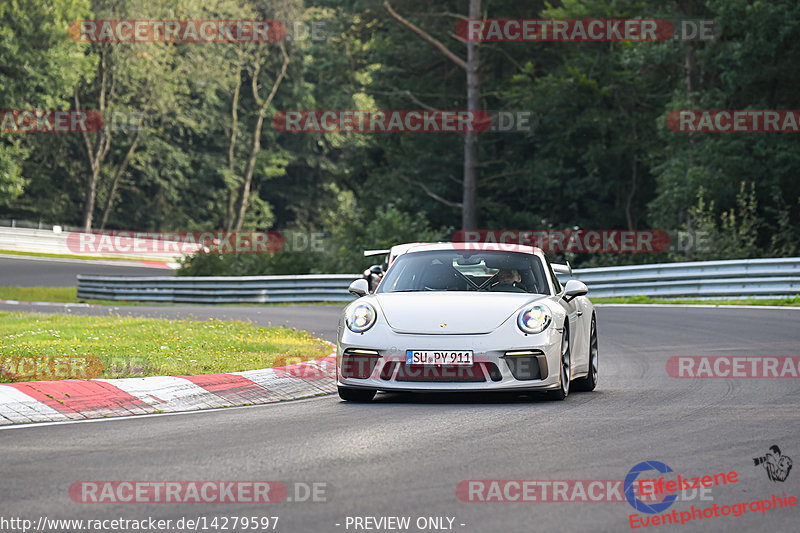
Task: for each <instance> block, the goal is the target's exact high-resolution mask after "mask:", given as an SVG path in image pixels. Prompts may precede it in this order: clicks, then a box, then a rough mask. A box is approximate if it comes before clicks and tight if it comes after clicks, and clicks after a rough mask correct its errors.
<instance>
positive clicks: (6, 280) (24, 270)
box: [0, 255, 174, 287]
mask: <svg viewBox="0 0 800 533" xmlns="http://www.w3.org/2000/svg"><path fill="white" fill-rule="evenodd" d="M173 272H174V271H173V270H170V269H168V268H154V267H148V266H143V265H141V263H140V262H138V261H111V260H109V261H84V260H81V259H59V258H50V257H46V258H45V257H29V256H13V255H0V286H4V287H9V286H13V287H77V286H78V279H77V277H76V276H77V275H78V274H86V275H93V276H172V275H173Z"/></svg>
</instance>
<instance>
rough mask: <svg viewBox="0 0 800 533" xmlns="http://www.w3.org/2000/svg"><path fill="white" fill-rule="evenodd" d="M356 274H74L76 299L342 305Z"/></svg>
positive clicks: (357, 276)
mask: <svg viewBox="0 0 800 533" xmlns="http://www.w3.org/2000/svg"><path fill="white" fill-rule="evenodd" d="M360 277H361V276H360V275H358V274H326V275H313V274H310V275H302V276H241V277H239V276H237V277H212V276H198V277H171V276H159V277H116V276H114V277H111V276H82V275H79V276H78V298H94V299H100V300H137V301H146V302H174V303H203V304H225V303H269V302H274V303H283V302H348V301H350V300H352V299H353V297H352V296H351V295H350V293H348V292H347V287H348V286H350V283H352V282H353V280H355V279H357V278H360Z"/></svg>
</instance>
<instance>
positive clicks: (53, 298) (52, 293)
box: [0, 287, 170, 306]
mask: <svg viewBox="0 0 800 533" xmlns="http://www.w3.org/2000/svg"><path fill="white" fill-rule="evenodd" d="M0 300H17V301H20V302H55V303H91V304H103V305H115V306H121V305H144V304H143V303H142V304H139V303H138V302H128V301H117V300H79V299H78V289H77V288H76V287H0ZM147 305H170V304H165V303H161V302H149V303H147Z"/></svg>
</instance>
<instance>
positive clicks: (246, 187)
mask: <svg viewBox="0 0 800 533" xmlns="http://www.w3.org/2000/svg"><path fill="white" fill-rule="evenodd" d="M280 49H281V53H282V54H283V64H282V65H281V72H280V74H278V77H277V78H275V83H273V84H272V90H271V91H270V93H269V95H268V96H267V98H266V99H264V100H263V101H262V100H261V98H260V97H259V96H258V74H259V72H260V70H261V66H260V65H259V64H258V63H256V66H255V69H254V72H253V85H252V88H253V99H254V100H255V102H256V104H258V106H259V109H258V118H257V119H256V127H255V130H254V131H253V146H252V147H251V148H250V158H249V160H248V161H247V170H246V171H245V175H244V183H242V192H241V195H240V198H241V201H240V202H239V212H238V214H237V215H236V224H235V225H234V229H235V230H236V231H240V230H241V229H242V226H243V225H244V216H245V213H247V206H248V204H249V200H250V184H251V183H252V182H253V171H254V170H255V166H256V158H257V157H258V153H259V152H260V151H261V126H262V125H263V124H264V114H265V113H266V112H267V107H269V105H270V104H271V103H272V100H273V98H275V93H277V92H278V87H279V86H280V84H281V82H282V81H283V78H284V77H285V76H286V69H287V68H288V67H289V55H288V54H287V53H286V48H285V47H284V46H283V43H281V44H280Z"/></svg>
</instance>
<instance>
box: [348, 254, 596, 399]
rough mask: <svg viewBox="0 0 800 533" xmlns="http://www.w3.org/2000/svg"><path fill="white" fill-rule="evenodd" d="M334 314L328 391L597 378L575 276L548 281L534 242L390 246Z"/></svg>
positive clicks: (536, 384)
mask: <svg viewBox="0 0 800 533" xmlns="http://www.w3.org/2000/svg"><path fill="white" fill-rule="evenodd" d="M390 257H391V261H390V266H389V269H388V270H387V272H386V274H385V275H384V276H383V279H382V280H381V282H380V285H379V286H378V288H377V290H376V291H375V293H374V294H370V293H369V288H368V284H367V280H364V279H359V280H356V281H354V282H353V283H352V285H350V292H351V293H353V294H354V295H356V296H359V298H358V299H357V300H355V301H354V302H352V303H351V304H350V305H348V306H347V307H346V308H345V310H344V312H343V313H342V316H341V319H340V320H339V333H338V344H337V357H336V363H337V379H338V387H339V396H340V397H341V398H342V399H344V400H349V401H362V402H365V401H370V400H372V398H374V396H375V393H376V392H377V391H379V390H381V391H392V390H395V391H416V392H425V391H428V392H433V391H439V392H441V391H459V392H461V391H489V390H507V391H508V390H514V391H547V393H548V395H550V396H551V397H553V398H554V399H558V400H563V399H564V398H566V397H567V395H568V394H569V391H570V384H571V386H572V387H573V389H579V390H593V389H594V388H595V386H596V385H597V326H596V322H597V321H596V318H595V312H594V306H593V305H592V303H591V302H590V301H589V299H588V298H587V297H586V296H585V295H586V293H587V292H588V289H587V288H586V285H584V284H583V283H581V282H580V281H578V280H575V279H570V280H569V281H567V282H566V283H565V284H564V285H562V284H561V283H559V281H558V279H557V278H556V276H555V274H554V269H556V270H558V271H564V272H569V270H568V267H567V266H564V265H555V264H554V265H550V263H549V262H548V261H547V259H546V258H545V256H544V254H543V253H542V251H541V250H539V249H538V248H532V247H530V246H517V245H504V244H501V245H492V244H469V243H438V244H424V243H420V244H412V245H401V246H397V247H395V248H393V249H392V255H391V256H390Z"/></svg>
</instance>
